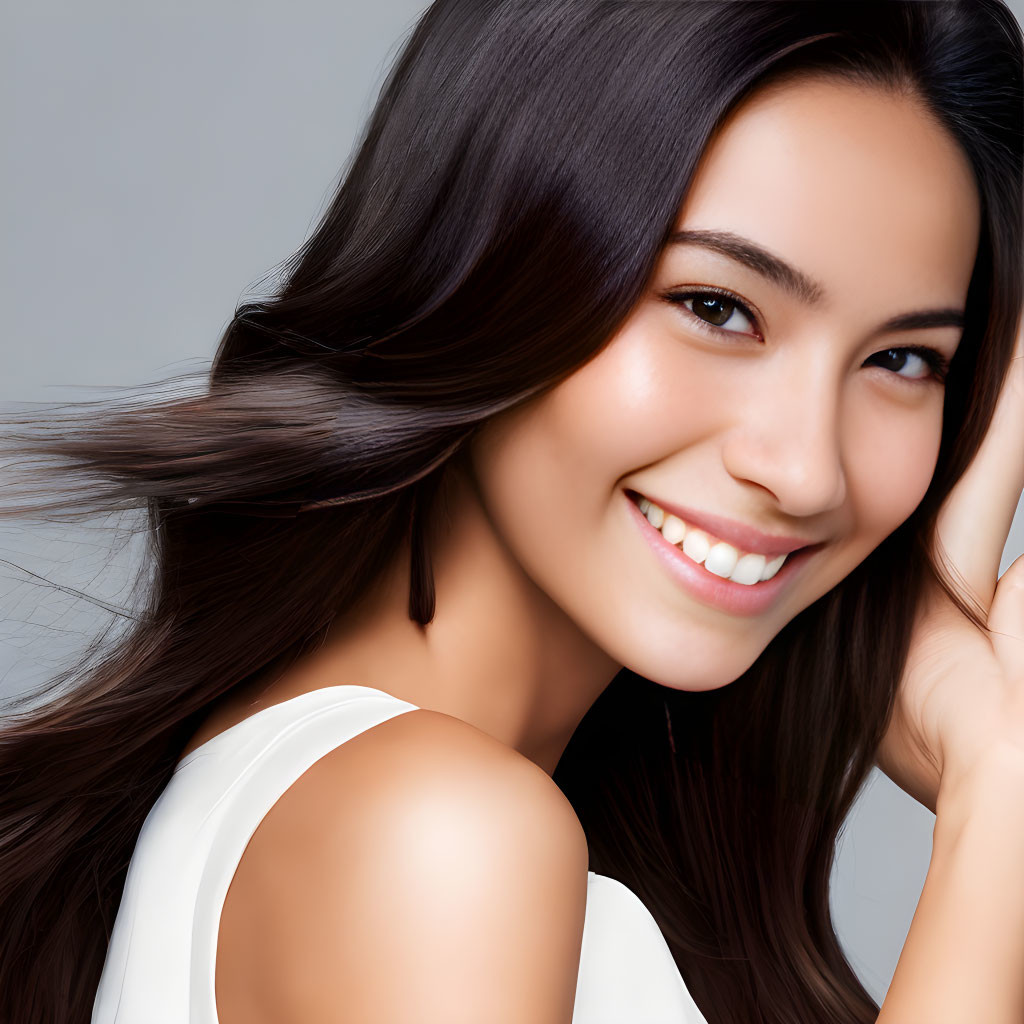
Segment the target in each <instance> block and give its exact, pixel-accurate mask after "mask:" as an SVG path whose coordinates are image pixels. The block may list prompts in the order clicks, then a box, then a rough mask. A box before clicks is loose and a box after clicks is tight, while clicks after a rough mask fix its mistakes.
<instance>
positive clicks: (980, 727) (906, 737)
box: [877, 316, 1024, 811]
mask: <svg viewBox="0 0 1024 1024" xmlns="http://www.w3.org/2000/svg"><path fill="white" fill-rule="evenodd" d="M1022 490H1024V316H1022V318H1021V319H1020V320H1019V321H1018V331H1017V340H1016V345H1015V348H1014V356H1013V361H1012V363H1011V366H1010V368H1009V370H1008V372H1007V377H1006V381H1005V384H1004V386H1003V389H1002V391H1001V393H1000V396H999V400H998V404H997V407H996V410H995V414H994V416H993V420H992V424H991V426H990V428H989V431H988V433H987V434H986V436H985V440H984V441H983V443H982V446H981V448H980V449H979V450H978V453H977V455H976V456H975V458H974V460H973V461H972V462H971V464H970V466H969V467H968V469H967V471H966V472H965V473H964V475H963V476H962V477H961V479H960V480H959V481H958V482H957V484H956V486H955V487H954V488H953V490H952V491H951V492H950V494H949V496H948V497H947V499H946V501H945V502H944V504H943V506H942V510H941V512H940V515H939V519H938V523H937V531H936V541H937V544H938V545H939V546H940V548H941V550H940V552H939V555H940V561H942V560H944V561H945V562H946V564H947V565H948V566H949V568H950V570H951V575H952V576H953V578H954V579H956V580H957V581H958V582H959V583H960V585H961V586H963V587H966V588H967V589H968V591H969V592H970V593H969V595H968V597H969V598H970V599H971V600H969V603H975V602H976V606H977V607H979V608H980V609H982V610H983V613H984V614H983V618H987V626H988V629H989V633H988V634H987V635H986V634H985V633H983V632H982V631H980V630H978V629H977V628H976V627H975V626H974V624H973V623H972V622H970V620H969V619H967V617H966V616H965V615H963V613H962V612H961V611H960V610H959V609H958V608H957V607H956V606H955V605H954V604H953V602H952V601H950V599H949V598H948V597H947V596H946V594H945V593H944V592H943V591H942V590H941V589H940V588H939V587H937V586H935V585H934V584H930V585H929V587H928V589H927V592H926V593H925V595H924V597H923V600H922V601H921V603H920V605H919V607H918V610H917V615H916V619H915V625H914V632H913V635H912V638H911V644H910V653H909V657H908V659H907V664H906V668H905V671H904V674H903V678H902V679H901V681H900V685H899V690H898V693H897V697H896V706H895V709H894V712H893V717H892V720H891V722H890V724H889V727H888V730H887V732H886V734H885V737H884V739H883V741H882V744H881V745H880V747H879V751H878V756H877V763H878V766H879V767H880V768H881V769H882V771H884V772H885V773H886V775H888V776H889V777H890V778H891V779H892V780H893V781H894V782H895V783H896V784H897V785H898V786H900V787H901V788H902V789H904V790H905V791H906V792H908V793H910V794H911V795H912V796H914V797H915V798H916V799H918V800H919V801H921V803H923V804H925V805H926V806H927V807H929V808H930V809H931V810H932V811H934V810H936V804H937V801H938V795H939V791H940V781H941V780H943V779H945V780H947V782H948V780H950V779H960V778H963V777H965V776H966V775H967V774H968V773H970V772H971V771H972V770H973V769H974V768H975V766H977V765H978V764H980V763H982V761H983V760H984V759H986V758H989V759H991V758H993V757H1000V758H1002V757H1006V758H1009V759H1010V761H1008V762H1006V763H1011V762H1013V763H1016V762H1018V761H1019V762H1020V764H1021V766H1022V767H1024V555H1022V556H1021V557H1020V558H1018V559H1016V561H1015V562H1014V563H1013V564H1012V565H1011V566H1010V567H1009V569H1007V571H1006V572H1005V573H1004V574H1003V576H1002V578H1001V579H999V578H998V572H999V560H1000V558H1001V556H1002V552H1003V548H1004V547H1005V545H1006V538H1007V534H1008V533H1009V529H1010V524H1011V522H1012V520H1013V515H1014V511H1015V509H1016V506H1017V502H1018V500H1019V498H1020V495H1021V492H1022ZM943 553H944V559H943ZM1022 777H1024V775H1022Z"/></svg>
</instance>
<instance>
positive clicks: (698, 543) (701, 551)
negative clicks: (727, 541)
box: [683, 530, 711, 562]
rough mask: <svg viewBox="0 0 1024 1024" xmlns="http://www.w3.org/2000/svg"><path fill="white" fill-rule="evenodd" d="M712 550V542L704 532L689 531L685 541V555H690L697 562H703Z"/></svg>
mask: <svg viewBox="0 0 1024 1024" xmlns="http://www.w3.org/2000/svg"><path fill="white" fill-rule="evenodd" d="M710 550H711V541H710V540H709V539H708V535H707V534H706V533H705V532H704V531H703V530H687V531H686V539H685V540H684V541H683V554H684V555H689V556H690V558H692V559H693V560H694V561H695V562H703V561H704V559H705V558H707V557H708V552H709V551H710Z"/></svg>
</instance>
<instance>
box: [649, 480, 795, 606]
mask: <svg viewBox="0 0 1024 1024" xmlns="http://www.w3.org/2000/svg"><path fill="white" fill-rule="evenodd" d="M637 504H638V505H639V506H640V511H641V512H643V513H644V515H645V516H646V517H647V521H648V522H649V523H650V524H651V526H653V527H654V528H655V529H657V530H660V531H661V535H662V536H663V537H664V538H665V539H666V540H667V541H668V542H669V543H670V544H675V545H676V546H677V547H680V548H681V549H682V552H683V554H684V555H686V556H687V557H688V558H692V559H693V561H695V562H697V563H698V564H700V565H703V566H704V568H705V569H707V570H708V572H712V573H714V574H715V575H716V576H721V577H722V578H723V579H729V580H732V581H733V582H734V583H742V584H744V585H745V586H748V587H749V586H753V585H754V584H755V583H761V582H764V581H765V580H770V579H771V578H772V577H773V576H774V575H775V574H776V573H777V572H778V571H779V570H780V569H781V568H782V565H783V563H784V562H785V561H786V557H787V556H786V555H784V554H783V555H778V556H777V557H776V558H773V559H772V560H771V561H769V560H768V558H767V557H766V556H765V555H759V554H755V553H754V552H748V553H747V554H744V553H743V552H741V551H739V550H738V549H737V548H735V547H733V545H732V544H729V543H727V542H726V541H724V540H721V541H715V540H714V539H713V538H712V537H711V536H710V535H709V534H707V533H705V532H704V531H703V530H698V529H696V528H695V527H692V526H688V525H687V524H686V523H685V522H684V521H683V520H682V519H680V518H679V517H678V516H674V515H672V514H671V513H666V512H665V511H664V509H661V508H659V507H658V506H657V505H655V504H654V502H652V501H650V500H649V499H648V498H641V499H640V500H639V501H638V502H637ZM680 541H682V543H681V544H680Z"/></svg>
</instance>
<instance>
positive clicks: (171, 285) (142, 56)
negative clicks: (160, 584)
mask: <svg viewBox="0 0 1024 1024" xmlns="http://www.w3.org/2000/svg"><path fill="white" fill-rule="evenodd" d="M425 6H426V3H425V2H421V0H385V2H381V3H371V4H366V3H363V2H362V0H358V2H357V0H341V2H339V0H331V2H326V0H288V3H284V2H283V0H278V2H277V3H260V2H253V0H245V2H243V0H238V2H230V0H205V2H200V0H179V2H177V3H176V4H174V5H167V4H159V5H158V4H155V3H143V2H140V0H93V2H91V3H89V4H83V3H81V2H75V0H32V3H31V4H29V3H22V4H18V5H15V4H12V3H10V2H9V0H6V2H5V3H4V4H3V5H2V6H0V76H2V79H0V82H2V87H0V137H2V138H3V140H4V143H3V147H2V150H0V161H2V163H0V211H2V213H0V217H2V221H0V223H2V232H3V238H4V245H3V247H2V251H0V260H2V265H0V300H2V306H0V308H2V310H3V327H2V333H0V346H2V357H3V363H2V366H3V373H2V374H0V402H4V401H10V400H32V401H36V400H41V401H58V400H66V399H72V398H76V397H95V396H96V395H97V394H98V392H97V391H96V389H97V388H100V387H103V386H106V385H117V386H120V385H134V384H142V383H144V382H146V381H149V380H154V379H158V378H160V377H163V376H165V375H167V374H171V373H179V372H183V371H188V370H196V369H197V368H201V367H203V366H205V365H207V364H208V361H209V359H210V357H211V356H212V354H213V351H214V346H215V344H216V341H217V339H218V337H219V335H220V333H221V331H222V330H223V328H224V327H225V326H226V324H227V322H228V320H229V318H230V316H231V314H232V311H233V309H234V307H235V305H236V303H237V302H238V300H239V299H240V298H241V297H242V296H243V295H245V294H251V293H252V292H253V291H254V290H256V289H257V286H258V284H259V282H260V279H261V278H262V277H264V275H266V274H267V273H268V272H269V271H272V270H273V268H274V267H275V266H276V265H277V264H279V263H280V262H281V261H282V260H283V259H284V258H285V257H287V256H288V255H289V254H290V253H291V252H293V251H294V250H295V249H296V248H297V247H298V246H299V244H300V243H301V242H302V241H303V239H304V238H305V237H306V235H307V233H308V231H309V230H310V229H311V227H312V226H313V224H314V222H315V221H316V218H317V216H318V215H319V213H320V212H321V210H322V208H323V204H324V203H325V201H326V200H327V198H328V197H329V195H330V194H331V192H332V191H333V188H334V186H335V183H336V181H337V179H338V175H339V173H340V170H341V168H342V165H343V163H344V161H345V159H346V157H347V156H348V154H349V151H350V149H351V147H352V145H353V143H354V141H355V139H356V136H357V134H358V131H359V129H360V127H361V125H362V123H363V121H364V119H365V117H366V116H367V114H368V113H369V111H370V109H371V106H372V104H373V101H374V99H375V98H376V94H377V90H378V89H379V87H380V85H381V83H382V80H383V76H384V72H385V69H386V66H387V64H388V62H389V61H390V59H391V58H392V57H393V56H394V54H395V53H396V52H397V50H398V48H399V46H400V44H401V41H402V39H403V38H404V37H405V34H406V33H407V31H408V30H409V29H411V27H412V25H413V24H414V22H415V20H416V18H417V16H418V14H419V13H420V11H421V10H422V9H423V8H424V7H425ZM1012 6H1013V9H1014V12H1015V14H1016V15H1017V17H1018V19H1021V17H1022V14H1024V0H1014V2H1013V4H1012ZM112 545H113V547H112ZM136 548H137V538H136V539H133V538H132V537H131V535H130V534H129V533H127V532H125V531H124V530H121V531H120V532H118V531H116V530H112V529H100V528H98V527H89V528H84V527H83V528H82V529H81V530H77V531H76V533H75V534H74V536H73V537H72V536H71V535H69V534H68V531H67V528H66V527H65V528H60V529H55V528H52V527H32V528H31V529H26V528H24V527H20V528H19V527H14V526H11V525H4V526H3V527H2V529H0V559H7V560H9V563H8V564H3V563H0V602H2V603H0V693H13V692H15V691H18V690H21V689H23V688H25V687H27V686H30V685H32V684H33V683H34V682H36V681H40V680H42V679H43V678H46V677H48V676H49V675H50V674H51V672H52V670H53V669H54V668H56V667H58V666H59V665H61V664H62V663H63V662H64V661H65V660H66V658H67V657H68V656H69V654H71V653H72V652H75V651H77V650H78V649H79V648H80V647H81V645H82V643H83V641H84V638H85V635H86V632H91V631H92V630H93V629H94V628H95V626H96V623H97V621H98V614H99V613H98V612H97V609H96V608H95V607H94V606H92V605H90V604H88V603H87V602H84V601H82V600H81V599H79V598H76V597H75V596H74V594H73V593H71V592H69V591H68V590H67V589H65V590H53V589H51V588H50V587H49V586H43V585H42V581H41V580H40V579H38V578H37V576H38V577H43V578H45V579H46V580H49V581H53V582H56V583H57V584H59V585H60V586H62V587H64V588H81V589H83V590H86V591H87V592H88V593H90V594H92V595H95V596H97V597H98V598H100V599H102V600H107V601H110V602H112V603H114V604H117V603H118V602H122V603H123V602H124V601H125V600H126V599H127V590H126V587H127V583H128V582H129V580H130V578H131V566H132V565H133V564H135V563H134V562H133V558H135V555H136V554H137V551H136ZM112 550H113V551H114V557H111V551H112ZM1022 551H1024V506H1022V507H1020V508H1018V510H1017V516H1016V519H1015V520H1014V525H1013V529H1012V531H1011V534H1010V538H1009V541H1008V543H1007V546H1006V550H1005V552H1004V556H1003V561H1002V565H1001V568H1000V571H1001V572H1002V571H1003V570H1004V569H1005V568H1006V567H1007V566H1008V565H1009V564H1010V562H1011V561H1012V560H1013V558H1014V557H1015V556H1016V555H1018V554H1020V553H1021V552H1022ZM10 562H13V563H17V566H18V567H15V566H13V565H11V564H10ZM34 574H36V575H34ZM934 821H935V818H934V815H932V814H931V812H930V811H928V810H927V809H925V808H924V807H922V806H921V805H920V804H917V803H916V802H915V801H913V800H912V799H911V798H910V797H908V796H906V795H905V794H904V793H903V792H902V791H901V790H899V789H898V788H897V787H895V786H894V785H893V784H892V783H891V782H890V781H889V780H888V779H887V778H886V777H885V776H884V775H882V774H881V773H879V772H877V771H876V772H874V773H873V775H872V777H871V778H870V780H869V782H868V784H867V785H866V786H865V787H864V789H863V791H862V793H861V795H860V797H859V798H858V801H857V804H856V806H855V807H854V809H853V811H852V813H851V815H850V817H849V819H848V821H847V824H846V826H845V828H844V831H843V833H842V835H841V838H840V844H839V852H838V856H837V860H836V864H835V868H834V873H833V888H832V902H833V910H834V914H835V920H836V926H837V930H838V932H839V935H840V939H841V941H842V943H843V945H844V948H845V949H846V951H847V954H848V956H849V957H850V960H851V962H852V963H853V965H854V967H855V969H856V970H857V972H858V974H859V975H860V977H861V979H862V980H863V982H864V984H865V985H866V986H867V988H868V989H869V991H870V992H871V993H872V994H873V995H874V996H875V998H876V999H878V1000H881V999H882V997H883V996H884V994H885V991H886V989H887V987H888V985H889V982H890V980H891V978H892V972H893V970H894V968H895V965H896V960H897V958H898V956H899V952H900V949H901V948H902V945H903V942H904V940H905V938H906V934H907V930H908V928H909V927H910V922H911V918H912V916H913V912H914V908H915V906H916V904H917V900H918V897H919V896H920V893H921V888H922V885H923V883H924V877H925V873H926V871H927V867H928V859H929V856H930V852H931V830H932V826H933V824H934Z"/></svg>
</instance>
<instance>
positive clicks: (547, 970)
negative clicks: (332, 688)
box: [217, 710, 587, 1024]
mask: <svg viewBox="0 0 1024 1024" xmlns="http://www.w3.org/2000/svg"><path fill="white" fill-rule="evenodd" d="M586 891H587V848H586V840H585V837H584V834H583V830H582V827H581V826H580V823H579V821H578V819H577V818H576V815H575V813H574V812H573V810H572V807H571V806H570V805H569V803H568V801H567V800H566V798H565V797H564V796H563V794H562V793H561V791H560V790H559V789H558V788H557V786H555V784H554V782H553V781H552V780H551V779H550V778H549V777H548V776H547V774H546V773H545V772H543V771H542V770H541V769H540V768H539V767H537V766H536V765H534V764H533V763H532V762H530V761H528V760H527V759H526V758H524V757H522V756H521V755H519V754H517V753H516V752H514V751H511V750H509V749H508V748H507V747H505V746H503V745H502V744H500V743H498V742H497V741H496V740H494V739H492V738H491V737H489V736H487V735H486V734H484V733H482V732H480V731H479V730H476V729H474V728H473V727H471V726H468V725H467V724H465V723H463V722H460V721H458V720H457V719H453V718H450V717H448V716H446V715H441V714H436V713H434V712H430V711H423V710H417V711H412V712H407V713H405V714H403V715H399V716H397V717H396V718H393V719H391V720H389V721H387V722H385V723H382V724H381V725H379V726H376V727H375V728H373V729H371V730H368V731H367V732H366V733H363V734H361V735H359V736H357V737H355V738H353V739H352V740H349V741H348V742H347V743H346V744H343V745H342V746H341V747H339V748H337V749H336V750H334V751H332V752H331V753H330V754H328V755H327V756H325V757H324V758H321V759H320V760H319V761H318V762H316V764H314V765H313V766H312V767H311V768H310V769H309V770H308V771H307V772H306V773H305V774H304V775H303V776H302V777H300V779H298V780H297V781H296V782H295V783H294V784H293V785H292V787H290V788H289V790H288V791H287V792H286V793H285V794H284V796H282V797H281V799H280V800H279V801H278V802H277V803H276V804H275V805H274V807H273V808H271V811H270V812H269V813H268V815H267V816H266V817H265V818H264V820H263V822H262V823H261V825H260V828H259V829H257V832H256V833H255V834H254V836H253V838H252V840H251V841H250V844H249V846H248V847H247V849H246V852H245V854H244V855H243V858H242V862H241V863H240V864H239V867H238V870H237V872H236V875H235V879H234V880H233V882H232V890H231V891H229V900H232V899H233V903H232V908H230V909H231V910H232V913H233V912H234V910H238V913H237V914H235V915H234V917H233V918H231V921H233V924H231V923H229V922H226V921H225V917H226V915H227V914H228V912H229V906H228V902H226V903H225V917H222V924H221V939H220V945H221V948H220V949H219V950H218V974H217V984H218V1005H219V1006H220V1003H221V987H222V986H221V982H222V969H223V973H224V982H225V985H227V986H230V987H231V988H232V990H234V988H235V986H236V984H238V983H243V984H245V985H247V986H248V992H249V997H250V998H252V999H255V1000H257V1001H258V1003H259V1004H260V1006H261V1007H262V1008H263V1009H264V1012H265V1013H266V1015H267V1018H266V1019H268V1020H274V1021H281V1022H285V1021H302V1022H304V1024H317V1022H320V1021H323V1022H327V1021H332V1022H333V1021H337V1020H339V1019H343V1020H345V1021H346V1022H352V1024H364V1022H365V1024H371V1022H373V1024H384V1022H388V1024H391V1022H394V1024H399V1022H406V1021H408V1022H410V1024H411V1022H416V1024H433V1022H437V1024H441V1022H444V1024H462V1022H465V1024H470V1022H473V1024H477V1022H480V1021H488V1022H494V1024H499V1022H508V1024H512V1022H517V1024H525V1022H530V1024H569V1021H570V1020H571V1017H572V1010H573V999H574V995H575V990H576V978H577V971H578V967H579V954H580V944H581V940H582V932H583V918H584V912H585V908H586ZM226 924H227V926H228V927H229V928H230V929H231V931H230V934H231V936H232V938H231V939H229V940H228V941H229V942H230V943H231V947H230V949H229V948H228V947H227V946H226V945H225V926H226ZM240 936H243V937H241V938H240V939H239V941H237V942H235V941H233V940H234V938H235V937H240ZM244 936H250V937H251V936H260V937H261V938H260V942H259V943H256V942H253V941H251V938H250V939H246V938H244ZM232 1005H235V1003H234V1001H232ZM231 1012H232V1011H231V1010H230V1008H229V1007H227V1006H226V1005H225V1006H224V1007H223V1008H221V1010H220V1017H221V1022H222V1024H235V1021H236V1020H241V1019H242V1017H243V1016H245V1014H242V1013H241V1012H240V1013H239V1016H238V1017H237V1018H233V1017H232V1016H231ZM247 1019H249V1020H251V1019H252V1017H251V1013H250V1015H249V1016H248V1018H247Z"/></svg>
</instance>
